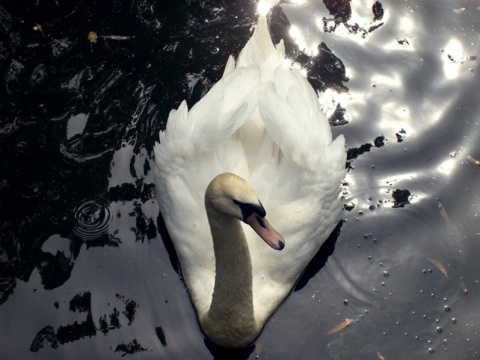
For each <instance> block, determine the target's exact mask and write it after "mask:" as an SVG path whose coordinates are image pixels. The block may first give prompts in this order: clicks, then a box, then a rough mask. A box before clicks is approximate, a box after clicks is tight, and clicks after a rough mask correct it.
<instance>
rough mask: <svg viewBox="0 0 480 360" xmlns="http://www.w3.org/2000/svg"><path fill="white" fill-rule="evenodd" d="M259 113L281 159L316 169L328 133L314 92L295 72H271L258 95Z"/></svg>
mask: <svg viewBox="0 0 480 360" xmlns="http://www.w3.org/2000/svg"><path fill="white" fill-rule="evenodd" d="M270 104H275V106H270ZM259 109H260V114H261V116H262V119H263V121H264V124H265V127H266V128H267V130H268V132H269V134H270V135H271V137H272V138H273V140H274V141H275V142H276V143H277V145H278V146H279V147H280V148H281V149H282V152H283V153H284V155H285V156H287V157H288V158H290V159H291V160H292V161H294V162H295V163H296V164H298V165H299V166H301V167H302V168H306V169H310V170H314V169H315V168H318V163H319V161H320V158H321V156H322V154H323V153H324V149H325V147H326V146H327V145H329V144H330V143H331V142H332V132H331V129H330V126H329V124H328V121H327V120H326V117H325V114H324V113H323V112H322V110H321V108H320V104H319V101H318V98H317V95H316V94H315V91H314V90H313V89H312V87H311V86H310V84H309V83H308V81H307V80H306V79H305V78H304V77H303V76H302V75H301V74H300V73H299V72H298V71H297V70H296V69H293V70H290V69H287V68H284V67H282V66H279V67H278V68H277V69H276V70H275V73H274V79H273V81H272V82H269V83H267V84H266V85H265V87H264V89H263V91H262V92H261V93H260V97H259ZM285 129H288V131H286V130H285Z"/></svg>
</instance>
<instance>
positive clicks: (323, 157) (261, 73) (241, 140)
mask: <svg viewBox="0 0 480 360" xmlns="http://www.w3.org/2000/svg"><path fill="white" fill-rule="evenodd" d="M283 59H284V50H283V43H280V44H279V45H277V48H275V47H274V46H273V44H272V42H271V39H270V34H269V32H268V28H267V23H266V19H265V18H264V17H263V16H262V17H260V19H259V22H258V25H257V28H256V30H255V33H254V35H253V36H252V38H251V39H250V40H249V42H248V43H247V45H246V46H245V48H244V49H243V50H242V52H241V53H240V55H239V57H238V59H237V61H236V63H235V61H234V59H233V58H232V57H230V59H229V61H228V63H227V65H226V69H225V74H224V76H223V78H222V79H221V80H220V81H219V82H218V83H217V84H216V85H215V86H214V87H213V88H212V89H211V90H210V92H209V93H208V94H207V95H206V96H205V97H204V98H203V99H202V100H200V101H199V102H198V103H197V104H196V105H195V106H194V107H193V108H192V109H191V110H190V111H188V109H187V106H186V103H185V102H183V103H182V104H181V105H180V107H179V108H178V109H177V110H172V111H171V113H170V115H169V119H168V123H167V128H166V130H165V131H164V132H161V133H160V144H156V146H155V157H156V162H157V168H156V186H157V197H158V200H159V206H160V210H161V213H162V215H163V217H164V220H165V223H166V226H167V229H168V231H169V234H170V236H171V238H172V241H173V242H174V245H175V249H176V251H177V254H178V256H179V260H180V263H181V265H182V272H183V275H184V278H185V281H186V283H187V286H188V289H189V292H190V295H191V297H192V301H193V303H194V305H195V308H196V310H197V312H198V313H199V314H203V313H205V312H206V311H207V310H208V308H209V306H210V303H211V298H212V292H213V286H214V278H215V259H214V254H213V245H212V240H211V235H210V230H209V227H208V220H207V217H206V213H205V209H204V205H203V204H204V200H203V198H204V194H205V189H206V187H207V185H208V183H209V182H210V181H211V180H212V179H213V178H214V177H215V176H216V175H218V174H220V173H223V172H232V173H235V174H237V175H239V176H241V177H243V178H244V179H245V180H247V181H248V182H249V183H250V185H251V186H252V188H253V189H254V190H255V192H256V194H257V195H258V197H259V199H260V200H261V201H262V203H263V205H264V207H265V209H266V210H267V218H268V219H269V222H270V223H271V224H272V225H273V226H274V227H276V229H277V230H278V231H279V232H280V233H281V234H282V235H283V237H284V239H285V240H286V246H285V249H284V250H282V251H281V252H277V251H274V250H272V249H271V248H270V247H268V246H267V245H266V244H265V243H264V242H263V241H261V240H260V239H259V238H258V236H257V235H256V234H255V233H254V232H253V231H252V230H251V229H250V228H249V227H248V226H244V231H245V234H246V236H247V241H248V246H249V249H250V254H251V259H252V268H253V294H254V310H255V318H256V320H257V321H258V322H261V323H262V324H263V322H264V321H265V320H266V319H267V318H268V317H269V316H270V314H271V313H272V312H273V311H274V310H275V309H276V308H277V306H278V305H279V304H280V303H281V301H282V300H283V299H284V298H285V296H286V295H287V294H288V293H289V291H290V290H291V288H292V286H293V285H294V283H295V281H296V280H297V279H298V277H299V276H300V274H301V273H302V271H303V269H304V268H305V266H306V265H307V264H308V262H309V261H310V260H311V258H312V257H313V256H314V255H315V253H316V252H317V251H318V249H319V248H320V246H321V244H322V243H323V242H324V241H325V240H326V238H327V237H328V235H329V234H330V233H331V231H332V230H333V228H334V226H335V223H336V219H337V216H338V213H339V211H340V205H341V204H340V200H339V185H340V182H341V180H342V178H343V177H344V175H345V159H346V153H345V148H344V139H343V136H339V137H338V138H337V139H335V141H334V142H332V134H331V130H330V126H329V124H328V121H327V119H326V117H325V115H324V113H323V112H322V111H321V108H320V105H319V101H318V98H317V96H316V94H315V92H314V90H313V89H312V88H311V86H310V85H309V84H308V82H307V80H306V79H305V78H304V77H303V76H302V75H301V74H300V73H299V72H298V71H297V70H291V69H288V68H286V67H285V66H284V65H283Z"/></svg>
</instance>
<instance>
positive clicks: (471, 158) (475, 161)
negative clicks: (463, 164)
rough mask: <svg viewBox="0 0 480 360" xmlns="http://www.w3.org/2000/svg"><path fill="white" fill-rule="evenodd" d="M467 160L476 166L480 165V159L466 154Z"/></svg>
mask: <svg viewBox="0 0 480 360" xmlns="http://www.w3.org/2000/svg"><path fill="white" fill-rule="evenodd" d="M467 160H468V161H470V162H471V163H472V164H475V165H477V166H480V161H479V160H477V159H475V158H473V157H471V156H470V155H468V156H467Z"/></svg>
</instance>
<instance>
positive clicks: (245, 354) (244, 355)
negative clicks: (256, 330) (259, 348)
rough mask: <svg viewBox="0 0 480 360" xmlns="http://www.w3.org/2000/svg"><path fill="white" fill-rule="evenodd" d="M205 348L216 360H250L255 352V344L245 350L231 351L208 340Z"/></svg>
mask: <svg viewBox="0 0 480 360" xmlns="http://www.w3.org/2000/svg"><path fill="white" fill-rule="evenodd" d="M205 346H206V347H207V349H208V350H209V351H210V353H211V354H212V355H213V359H214V360H227V359H228V360H245V359H248V358H249V357H250V354H251V353H252V352H253V350H255V345H254V344H252V345H249V346H247V347H245V348H243V349H230V348H225V347H222V346H218V345H215V344H214V343H212V342H211V341H210V340H208V339H206V338H205Z"/></svg>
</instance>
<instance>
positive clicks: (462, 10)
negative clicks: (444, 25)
mask: <svg viewBox="0 0 480 360" xmlns="http://www.w3.org/2000/svg"><path fill="white" fill-rule="evenodd" d="M465 10H467V7H466V6H464V7H461V8H458V9H453V12H454V13H455V14H461V13H463V12H464V11H465Z"/></svg>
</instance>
